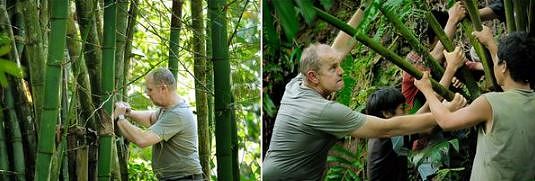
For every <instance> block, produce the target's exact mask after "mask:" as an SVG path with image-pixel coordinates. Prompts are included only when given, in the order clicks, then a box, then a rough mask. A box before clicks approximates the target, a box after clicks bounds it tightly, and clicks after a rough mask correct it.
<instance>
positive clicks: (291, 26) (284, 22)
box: [272, 0, 299, 40]
mask: <svg viewBox="0 0 535 181" xmlns="http://www.w3.org/2000/svg"><path fill="white" fill-rule="evenodd" d="M272 3H273V6H274V7H275V11H276V12H277V17H278V18H279V20H280V24H281V26H282V29H283V30H284V34H285V35H286V38H288V40H292V39H293V38H294V37H295V35H296V34H297V30H298V27H297V25H299V24H298V23H297V13H296V12H295V9H294V4H293V2H292V1H288V0H273V1H272Z"/></svg>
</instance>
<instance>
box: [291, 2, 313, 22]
mask: <svg viewBox="0 0 535 181" xmlns="http://www.w3.org/2000/svg"><path fill="white" fill-rule="evenodd" d="M295 2H296V3H297V6H299V8H300V10H301V14H302V15H303V17H304V18H305V22H306V23H307V24H311V23H312V21H313V20H314V17H315V16H316V11H314V5H313V4H312V1H311V0H296V1H295Z"/></svg>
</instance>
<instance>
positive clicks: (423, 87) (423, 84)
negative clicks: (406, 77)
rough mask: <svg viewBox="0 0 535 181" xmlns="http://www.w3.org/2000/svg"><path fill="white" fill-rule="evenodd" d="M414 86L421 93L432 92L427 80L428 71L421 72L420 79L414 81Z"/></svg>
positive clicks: (429, 81) (429, 82)
mask: <svg viewBox="0 0 535 181" xmlns="http://www.w3.org/2000/svg"><path fill="white" fill-rule="evenodd" d="M414 85H415V86H416V87H417V88H418V89H420V91H422V93H423V92H426V91H433V87H432V86H431V80H430V79H429V72H428V71H425V72H423V75H422V78H421V79H420V80H414Z"/></svg>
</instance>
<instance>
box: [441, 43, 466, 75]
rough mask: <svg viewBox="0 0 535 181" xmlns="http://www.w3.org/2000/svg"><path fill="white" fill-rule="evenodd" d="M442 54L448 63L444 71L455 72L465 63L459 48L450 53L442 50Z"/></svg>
mask: <svg viewBox="0 0 535 181" xmlns="http://www.w3.org/2000/svg"><path fill="white" fill-rule="evenodd" d="M443 54H444V57H445V58H446V62H447V63H448V65H447V66H446V69H451V70H457V69H459V68H460V67H462V66H463V64H464V62H465V61H466V58H465V57H464V54H463V51H462V49H461V47H455V50H453V52H451V53H450V52H447V51H446V50H444V51H443Z"/></svg>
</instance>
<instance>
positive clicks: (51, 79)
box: [35, 0, 69, 180]
mask: <svg viewBox="0 0 535 181" xmlns="http://www.w3.org/2000/svg"><path fill="white" fill-rule="evenodd" d="M51 7H52V8H51V12H52V13H51V19H52V21H51V26H50V27H51V28H50V29H51V32H50V39H53V40H54V41H52V42H50V44H49V46H48V47H49V49H48V60H47V70H46V87H45V92H44V96H45V99H46V102H45V104H44V108H43V110H44V111H43V114H42V117H41V119H40V121H41V124H40V127H39V137H38V138H39V142H38V147H37V149H38V153H37V163H36V165H37V166H36V171H35V175H36V176H35V178H36V179H38V180H48V179H49V178H50V166H51V165H50V164H51V159H52V154H53V153H54V149H55V138H56V135H55V133H56V123H57V120H58V115H59V108H60V104H59V101H60V100H59V94H60V92H61V91H60V85H61V82H60V81H61V80H60V79H61V75H62V74H61V72H62V66H63V59H64V57H65V54H64V50H65V42H66V40H65V37H66V36H65V35H66V26H67V23H66V20H67V18H68V12H69V11H68V10H69V9H68V7H69V1H68V0H57V1H52V4H51ZM39 58H41V57H39Z"/></svg>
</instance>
